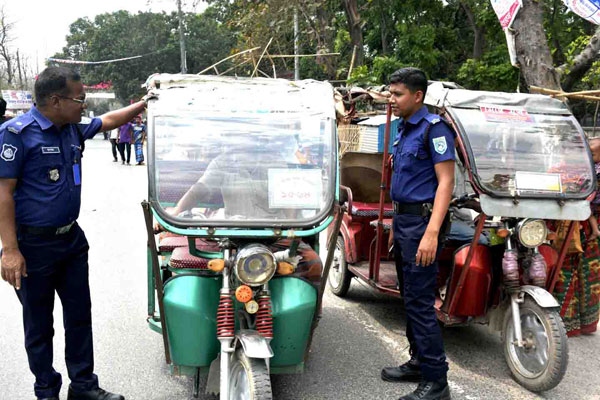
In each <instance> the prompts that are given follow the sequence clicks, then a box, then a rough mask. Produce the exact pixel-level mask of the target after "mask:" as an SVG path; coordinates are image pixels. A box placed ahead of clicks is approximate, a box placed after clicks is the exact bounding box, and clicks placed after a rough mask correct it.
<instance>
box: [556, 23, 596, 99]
mask: <svg viewBox="0 0 600 400" xmlns="http://www.w3.org/2000/svg"><path fill="white" fill-rule="evenodd" d="M599 58H600V27H598V28H596V32H595V33H594V35H593V36H592V37H591V38H590V41H589V43H588V45H587V46H586V47H585V49H583V51H582V52H581V53H579V54H578V55H577V56H576V57H575V58H574V59H573V64H572V65H567V64H563V65H561V66H560V67H558V68H557V71H558V73H559V74H565V73H566V72H567V71H568V73H567V74H566V75H563V76H562V88H563V90H564V91H565V92H570V91H571V90H572V89H573V86H575V84H576V83H577V82H579V81H580V80H581V78H583V77H584V76H585V74H586V73H587V72H588V71H589V70H590V68H591V67H592V64H594V62H595V61H596V60H598V59H599Z"/></svg>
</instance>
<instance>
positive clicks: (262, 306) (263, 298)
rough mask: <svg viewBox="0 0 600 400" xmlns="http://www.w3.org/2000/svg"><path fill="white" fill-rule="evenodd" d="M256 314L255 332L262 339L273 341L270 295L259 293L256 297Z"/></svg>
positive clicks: (265, 292) (266, 292)
mask: <svg viewBox="0 0 600 400" xmlns="http://www.w3.org/2000/svg"><path fill="white" fill-rule="evenodd" d="M257 300H258V313H256V324H255V326H256V330H257V331H258V333H260V334H261V335H262V336H263V337H265V338H267V339H273V310H272V309H271V294H270V293H269V292H268V291H263V292H260V294H259V295H258V296H257Z"/></svg>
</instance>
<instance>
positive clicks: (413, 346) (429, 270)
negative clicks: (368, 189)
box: [381, 68, 454, 400]
mask: <svg viewBox="0 0 600 400" xmlns="http://www.w3.org/2000/svg"><path fill="white" fill-rule="evenodd" d="M390 83H391V84H390V92H391V94H392V97H391V99H390V102H391V103H392V111H393V113H394V115H396V116H398V117H402V119H403V120H402V121H401V123H400V126H399V131H398V137H397V140H396V141H395V142H394V150H393V175H392V188H391V197H392V200H393V203H394V222H393V224H394V225H393V226H394V247H395V248H396V252H395V254H396V265H397V266H399V267H401V268H402V269H401V270H399V271H398V274H399V277H400V276H401V274H403V275H404V276H403V278H404V279H403V280H404V305H405V308H406V336H407V338H408V341H409V343H410V354H411V359H410V360H409V361H408V362H407V363H405V364H403V365H400V366H399V367H388V368H384V369H383V371H381V377H382V379H384V380H387V381H417V382H420V383H419V386H418V387H417V389H416V390H415V391H414V392H413V393H411V394H408V395H406V396H403V397H401V398H400V399H401V400H417V399H419V400H438V399H439V400H448V399H450V391H449V389H448V382H447V380H446V374H447V371H448V364H447V363H446V356H445V354H444V347H443V343H442V335H441V332H440V328H439V326H438V324H437V319H436V315H435V309H434V302H435V290H436V282H437V273H438V264H437V261H436V258H437V254H438V252H439V250H440V241H441V234H442V233H443V232H444V229H445V227H446V225H447V212H448V205H449V203H450V198H451V195H452V189H453V187H454V134H453V133H452V131H451V130H450V129H449V128H448V126H446V124H445V123H444V122H443V121H442V120H441V119H440V117H439V116H438V115H435V114H430V113H429V112H428V111H427V108H426V107H425V106H424V105H423V100H424V98H425V93H426V91H427V77H426V76H425V73H424V72H423V71H421V70H419V69H417V68H402V69H400V70H398V71H396V72H394V73H393V74H392V75H391V76H390Z"/></svg>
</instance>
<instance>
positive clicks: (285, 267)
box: [277, 261, 294, 275]
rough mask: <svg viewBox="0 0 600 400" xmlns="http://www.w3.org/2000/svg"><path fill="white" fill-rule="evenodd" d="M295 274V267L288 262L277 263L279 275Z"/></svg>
mask: <svg viewBox="0 0 600 400" xmlns="http://www.w3.org/2000/svg"><path fill="white" fill-rule="evenodd" d="M292 272H294V266H293V265H292V264H290V263H288V262H285V261H280V262H279V263H277V273H278V274H279V275H289V274H291V273H292Z"/></svg>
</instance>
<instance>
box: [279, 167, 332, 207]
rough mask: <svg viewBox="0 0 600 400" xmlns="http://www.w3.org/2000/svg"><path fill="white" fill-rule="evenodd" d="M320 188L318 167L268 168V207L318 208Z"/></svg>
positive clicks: (321, 185) (320, 179) (321, 186)
mask: <svg viewBox="0 0 600 400" xmlns="http://www.w3.org/2000/svg"><path fill="white" fill-rule="evenodd" d="M322 189H323V181H322V176H321V170H320V169H283V168H281V169H279V168H271V169H269V208H301V209H309V208H316V209H318V208H319V207H320V206H321V196H322Z"/></svg>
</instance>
